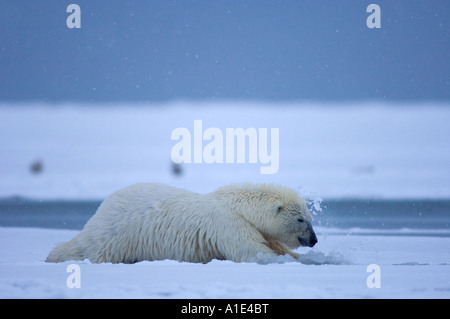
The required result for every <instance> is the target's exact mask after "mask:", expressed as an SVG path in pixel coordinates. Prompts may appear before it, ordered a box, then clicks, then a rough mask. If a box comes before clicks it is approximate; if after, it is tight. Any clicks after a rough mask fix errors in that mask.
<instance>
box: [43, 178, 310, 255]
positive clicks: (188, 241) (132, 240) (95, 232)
mask: <svg viewBox="0 0 450 319" xmlns="http://www.w3.org/2000/svg"><path fill="white" fill-rule="evenodd" d="M311 219H312V217H311V214H310V213H309V211H308V208H307V206H306V203H305V201H303V200H302V199H301V198H299V196H298V195H297V193H296V192H294V191H293V190H291V189H289V188H285V187H281V186H274V185H251V184H236V185H230V186H225V187H222V188H219V189H217V190H216V191H214V192H211V193H208V194H197V193H194V192H191V191H187V190H183V189H179V188H175V187H171V186H167V185H163V184H157V183H151V184H136V185H132V186H129V187H127V188H124V189H122V190H119V191H117V192H115V193H113V194H112V195H110V196H109V197H108V198H106V199H105V200H104V201H103V203H102V204H101V205H100V207H99V208H98V210H97V212H96V213H95V215H94V216H92V218H91V219H90V220H89V221H88V222H87V224H86V225H85V227H84V228H83V230H82V231H81V232H80V233H79V234H78V235H77V236H76V237H74V238H73V239H72V240H70V241H68V242H65V243H61V244H59V245H57V246H56V247H55V248H54V249H53V251H52V252H51V253H50V254H49V256H48V257H47V262H62V261H66V260H84V259H89V260H90V261H91V262H94V263H101V262H111V263H135V262H139V261H143V260H163V259H173V260H179V261H187V262H202V263H206V262H209V261H211V260H212V259H222V260H232V261H236V262H251V261H255V262H258V259H259V257H261V256H262V255H266V254H269V255H271V256H276V255H285V254H289V255H291V256H293V257H295V258H297V257H298V254H296V253H294V252H292V251H291V249H293V248H297V247H299V246H313V245H314V244H315V243H316V242H317V237H316V235H315V233H314V231H313V229H312V226H311Z"/></svg>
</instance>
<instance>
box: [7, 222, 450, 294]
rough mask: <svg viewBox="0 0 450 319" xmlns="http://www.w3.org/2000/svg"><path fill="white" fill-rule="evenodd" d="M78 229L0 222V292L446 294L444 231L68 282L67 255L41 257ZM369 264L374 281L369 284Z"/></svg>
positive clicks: (341, 238)
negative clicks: (259, 259) (60, 259)
mask: <svg viewBox="0 0 450 319" xmlns="http://www.w3.org/2000/svg"><path fill="white" fill-rule="evenodd" d="M76 233H77V231H71V230H50V229H35V228H13V227H11V228H7V227H2V228H0V256H1V257H0V297H1V298H249V299H250V298H288V299H291V298H292V299H296V298H449V297H450V252H449V249H448V247H450V238H449V237H443V238H441V237H409V236H349V235H346V234H342V235H329V236H323V235H321V233H320V230H319V243H318V244H317V245H316V247H314V248H312V249H311V248H300V249H298V250H297V252H300V253H302V256H301V259H300V261H293V260H292V259H291V258H288V257H279V259H278V260H273V261H272V262H271V263H270V264H266V265H260V264H255V263H234V262H230V261H212V262H210V263H208V264H194V263H181V262H176V261H170V260H165V261H153V262H148V261H146V262H140V263H136V264H131V265H128V264H92V263H90V262H89V261H83V262H76V264H77V265H79V266H80V288H68V286H67V284H66V281H67V278H68V277H69V275H71V273H70V272H69V273H68V272H67V267H68V266H69V265H70V264H72V263H73V262H64V263H61V264H49V263H46V262H44V260H45V258H46V257H47V254H48V252H49V251H50V250H51V248H52V247H53V246H54V245H55V244H56V243H58V242H60V241H65V240H68V239H70V238H72V237H73V236H74V235H75V234H76ZM370 264H377V265H379V266H380V270H381V272H380V288H369V287H368V286H367V278H368V277H369V276H370V275H371V272H367V267H368V265H370Z"/></svg>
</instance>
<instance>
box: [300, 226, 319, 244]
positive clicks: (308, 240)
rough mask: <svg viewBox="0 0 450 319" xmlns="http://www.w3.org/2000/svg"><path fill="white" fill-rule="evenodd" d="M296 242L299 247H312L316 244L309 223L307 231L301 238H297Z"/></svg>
mask: <svg viewBox="0 0 450 319" xmlns="http://www.w3.org/2000/svg"><path fill="white" fill-rule="evenodd" d="M298 241H299V242H300V245H301V246H308V247H313V246H314V245H315V244H317V236H316V233H315V232H314V230H313V228H312V225H311V223H308V225H307V230H306V231H305V232H304V235H303V236H298Z"/></svg>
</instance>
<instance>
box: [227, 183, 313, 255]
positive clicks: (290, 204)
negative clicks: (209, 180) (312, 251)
mask: <svg viewBox="0 0 450 319" xmlns="http://www.w3.org/2000/svg"><path fill="white" fill-rule="evenodd" d="M231 190H232V191H231ZM228 191H231V192H232V193H233V196H232V199H233V200H234V201H235V206H234V207H235V209H236V211H237V212H238V213H239V214H241V215H242V216H243V217H244V218H245V219H246V220H248V221H249V222H250V223H251V224H252V225H253V226H254V227H256V228H258V230H259V231H260V232H261V234H263V236H264V237H265V238H266V239H267V240H269V241H280V242H282V243H284V244H286V245H287V246H288V247H289V248H297V247H299V246H308V247H312V246H314V245H315V244H316V243H317V237H316V234H315V233H314V230H313V227H312V224H311V221H312V216H311V214H310V212H309V210H308V207H307V202H306V201H304V200H303V199H301V198H300V197H299V196H298V194H297V193H296V192H295V191H293V190H292V189H290V188H286V187H281V186H275V185H264V184H263V185H250V184H243V185H234V186H232V187H231V188H228Z"/></svg>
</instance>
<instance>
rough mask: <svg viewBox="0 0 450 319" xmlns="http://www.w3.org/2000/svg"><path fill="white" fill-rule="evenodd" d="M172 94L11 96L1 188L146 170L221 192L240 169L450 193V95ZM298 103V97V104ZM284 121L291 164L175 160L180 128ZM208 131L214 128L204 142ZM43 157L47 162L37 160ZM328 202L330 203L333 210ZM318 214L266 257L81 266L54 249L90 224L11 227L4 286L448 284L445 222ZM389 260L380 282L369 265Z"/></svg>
mask: <svg viewBox="0 0 450 319" xmlns="http://www.w3.org/2000/svg"><path fill="white" fill-rule="evenodd" d="M363 104H364V105H357V104H349V105H336V104H319V105H317V104H314V103H302V104H300V103H293V104H291V105H289V104H275V103H272V104H270V103H265V104H264V103H256V102H255V103H250V102H240V103H231V102H203V103H193V102H173V103H170V104H160V105H151V106H149V105H131V104H125V105H89V104H84V105H76V104H65V105H50V104H25V105H19V104H14V105H12V104H6V105H5V104H3V105H2V106H0V154H1V156H0V197H8V196H24V197H30V198H35V199H59V198H63V199H64V198H65V199H96V200H97V199H103V198H105V197H106V196H108V195H109V194H110V193H111V192H113V191H115V190H117V189H119V188H122V187H124V186H127V185H130V184H132V183H136V182H162V183H167V184H170V185H173V186H176V187H182V188H187V189H190V190H193V191H198V192H202V193H204V192H209V191H212V190H214V189H215V188H217V187H219V186H223V185H225V184H228V183H231V182H254V183H262V182H266V183H278V184H281V185H284V186H288V187H292V188H294V189H295V190H297V191H298V192H299V193H300V194H302V195H304V196H305V197H308V198H309V199H310V200H312V201H313V207H314V209H315V210H316V211H319V212H320V209H321V207H320V203H321V200H322V199H323V198H348V197H351V198H358V197H360V198H387V199H396V198H444V199H448V198H449V197H450V187H449V185H450V171H449V170H448V164H449V163H450V125H449V123H450V108H449V107H448V106H447V105H440V104H435V103H424V104H421V105H418V104H416V105H397V104H388V103H363ZM294 106H295V107H294ZM196 119H198V120H202V124H203V130H205V129H206V128H209V127H215V128H218V129H220V130H222V132H225V130H226V128H237V127H242V128H244V129H245V128H249V127H253V128H256V129H258V128H279V133H280V155H279V159H280V167H279V171H278V172H277V173H276V174H273V175H262V174H260V173H259V172H260V166H261V163H255V164H249V163H247V164H183V165H182V174H181V175H176V174H173V172H172V166H171V157H170V154H171V149H172V147H173V145H175V143H176V141H172V140H171V139H170V137H171V132H172V131H173V130H174V129H176V128H178V127H185V128H187V129H189V130H191V131H193V125H194V120H196ZM206 143H207V142H206V141H205V142H204V145H205V144H206ZM37 160H39V161H41V163H42V164H43V171H42V172H41V173H35V174H33V173H32V172H31V171H30V166H31V164H32V163H33V162H35V161H37ZM321 213H323V214H326V212H321ZM323 226H326V225H321V226H319V227H317V228H316V231H317V234H318V239H319V243H318V244H317V245H316V246H315V247H314V248H300V249H298V250H297V252H299V253H300V254H301V258H300V260H299V261H295V260H293V259H292V258H290V257H286V256H281V257H278V258H276V259H274V260H267V263H266V264H264V265H260V264H256V263H233V262H230V261H217V260H215V261H212V262H210V263H208V264H193V263H180V262H176V261H170V260H165V261H155V262H140V263H137V264H132V265H125V264H92V263H90V262H89V261H87V260H86V261H83V262H76V264H77V265H79V266H80V280H81V288H68V287H67V285H66V281H67V278H68V276H69V275H70V273H68V272H67V267H68V266H69V265H71V264H72V262H65V263H61V264H49V263H45V261H44V260H45V258H46V257H47V255H48V253H49V252H50V250H51V249H52V248H53V247H54V246H55V245H56V244H57V243H59V242H61V241H67V240H69V239H71V238H72V237H73V236H75V235H76V234H77V233H78V231H73V230H64V229H39V228H14V227H0V298H449V297H450V268H449V267H450V251H449V249H448V247H450V235H449V234H448V231H447V230H433V229H431V230H409V229H400V230H391V229H389V230H383V229H371V230H367V229H358V228H353V229H333V228H327V227H323ZM371 264H376V265H379V266H380V270H381V273H380V283H381V287H380V288H369V287H368V286H367V279H368V277H369V276H370V275H371V273H370V272H367V267H368V266H369V265H371Z"/></svg>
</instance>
